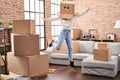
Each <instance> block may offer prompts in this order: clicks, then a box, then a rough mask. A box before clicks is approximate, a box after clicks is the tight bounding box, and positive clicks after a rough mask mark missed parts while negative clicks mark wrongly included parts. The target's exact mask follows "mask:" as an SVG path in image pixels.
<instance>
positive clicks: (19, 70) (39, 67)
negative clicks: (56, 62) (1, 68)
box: [7, 52, 49, 77]
mask: <svg viewBox="0 0 120 80" xmlns="http://www.w3.org/2000/svg"><path fill="white" fill-rule="evenodd" d="M7 54H8V55H7V58H8V70H9V71H10V72H13V73H15V74H19V75H23V76H27V77H35V76H43V75H47V73H48V68H49V65H48V54H41V55H33V56H25V57H19V56H14V53H13V52H8V53H7Z"/></svg>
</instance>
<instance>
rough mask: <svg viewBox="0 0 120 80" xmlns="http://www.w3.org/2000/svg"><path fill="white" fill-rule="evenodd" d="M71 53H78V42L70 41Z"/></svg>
mask: <svg viewBox="0 0 120 80" xmlns="http://www.w3.org/2000/svg"><path fill="white" fill-rule="evenodd" d="M72 53H73V54H74V53H80V44H79V41H72Z"/></svg>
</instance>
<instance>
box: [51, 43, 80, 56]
mask: <svg viewBox="0 0 120 80" xmlns="http://www.w3.org/2000/svg"><path fill="white" fill-rule="evenodd" d="M71 45H72V53H73V54H74V53H79V52H80V45H79V42H78V41H72V43H71ZM53 52H54V53H68V48H67V44H66V42H65V41H64V42H63V43H62V46H61V48H60V50H56V49H55V48H54V49H53Z"/></svg>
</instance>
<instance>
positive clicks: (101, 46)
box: [98, 42, 109, 49]
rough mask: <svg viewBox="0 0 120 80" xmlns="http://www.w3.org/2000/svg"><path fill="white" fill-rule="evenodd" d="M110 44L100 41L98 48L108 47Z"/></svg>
mask: <svg viewBox="0 0 120 80" xmlns="http://www.w3.org/2000/svg"><path fill="white" fill-rule="evenodd" d="M107 48H109V45H108V44H107V43H101V42H100V43H98V49H107Z"/></svg>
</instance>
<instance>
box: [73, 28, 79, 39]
mask: <svg viewBox="0 0 120 80" xmlns="http://www.w3.org/2000/svg"><path fill="white" fill-rule="evenodd" d="M80 36H81V30H80V29H73V30H71V38H72V40H79V39H80Z"/></svg>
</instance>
